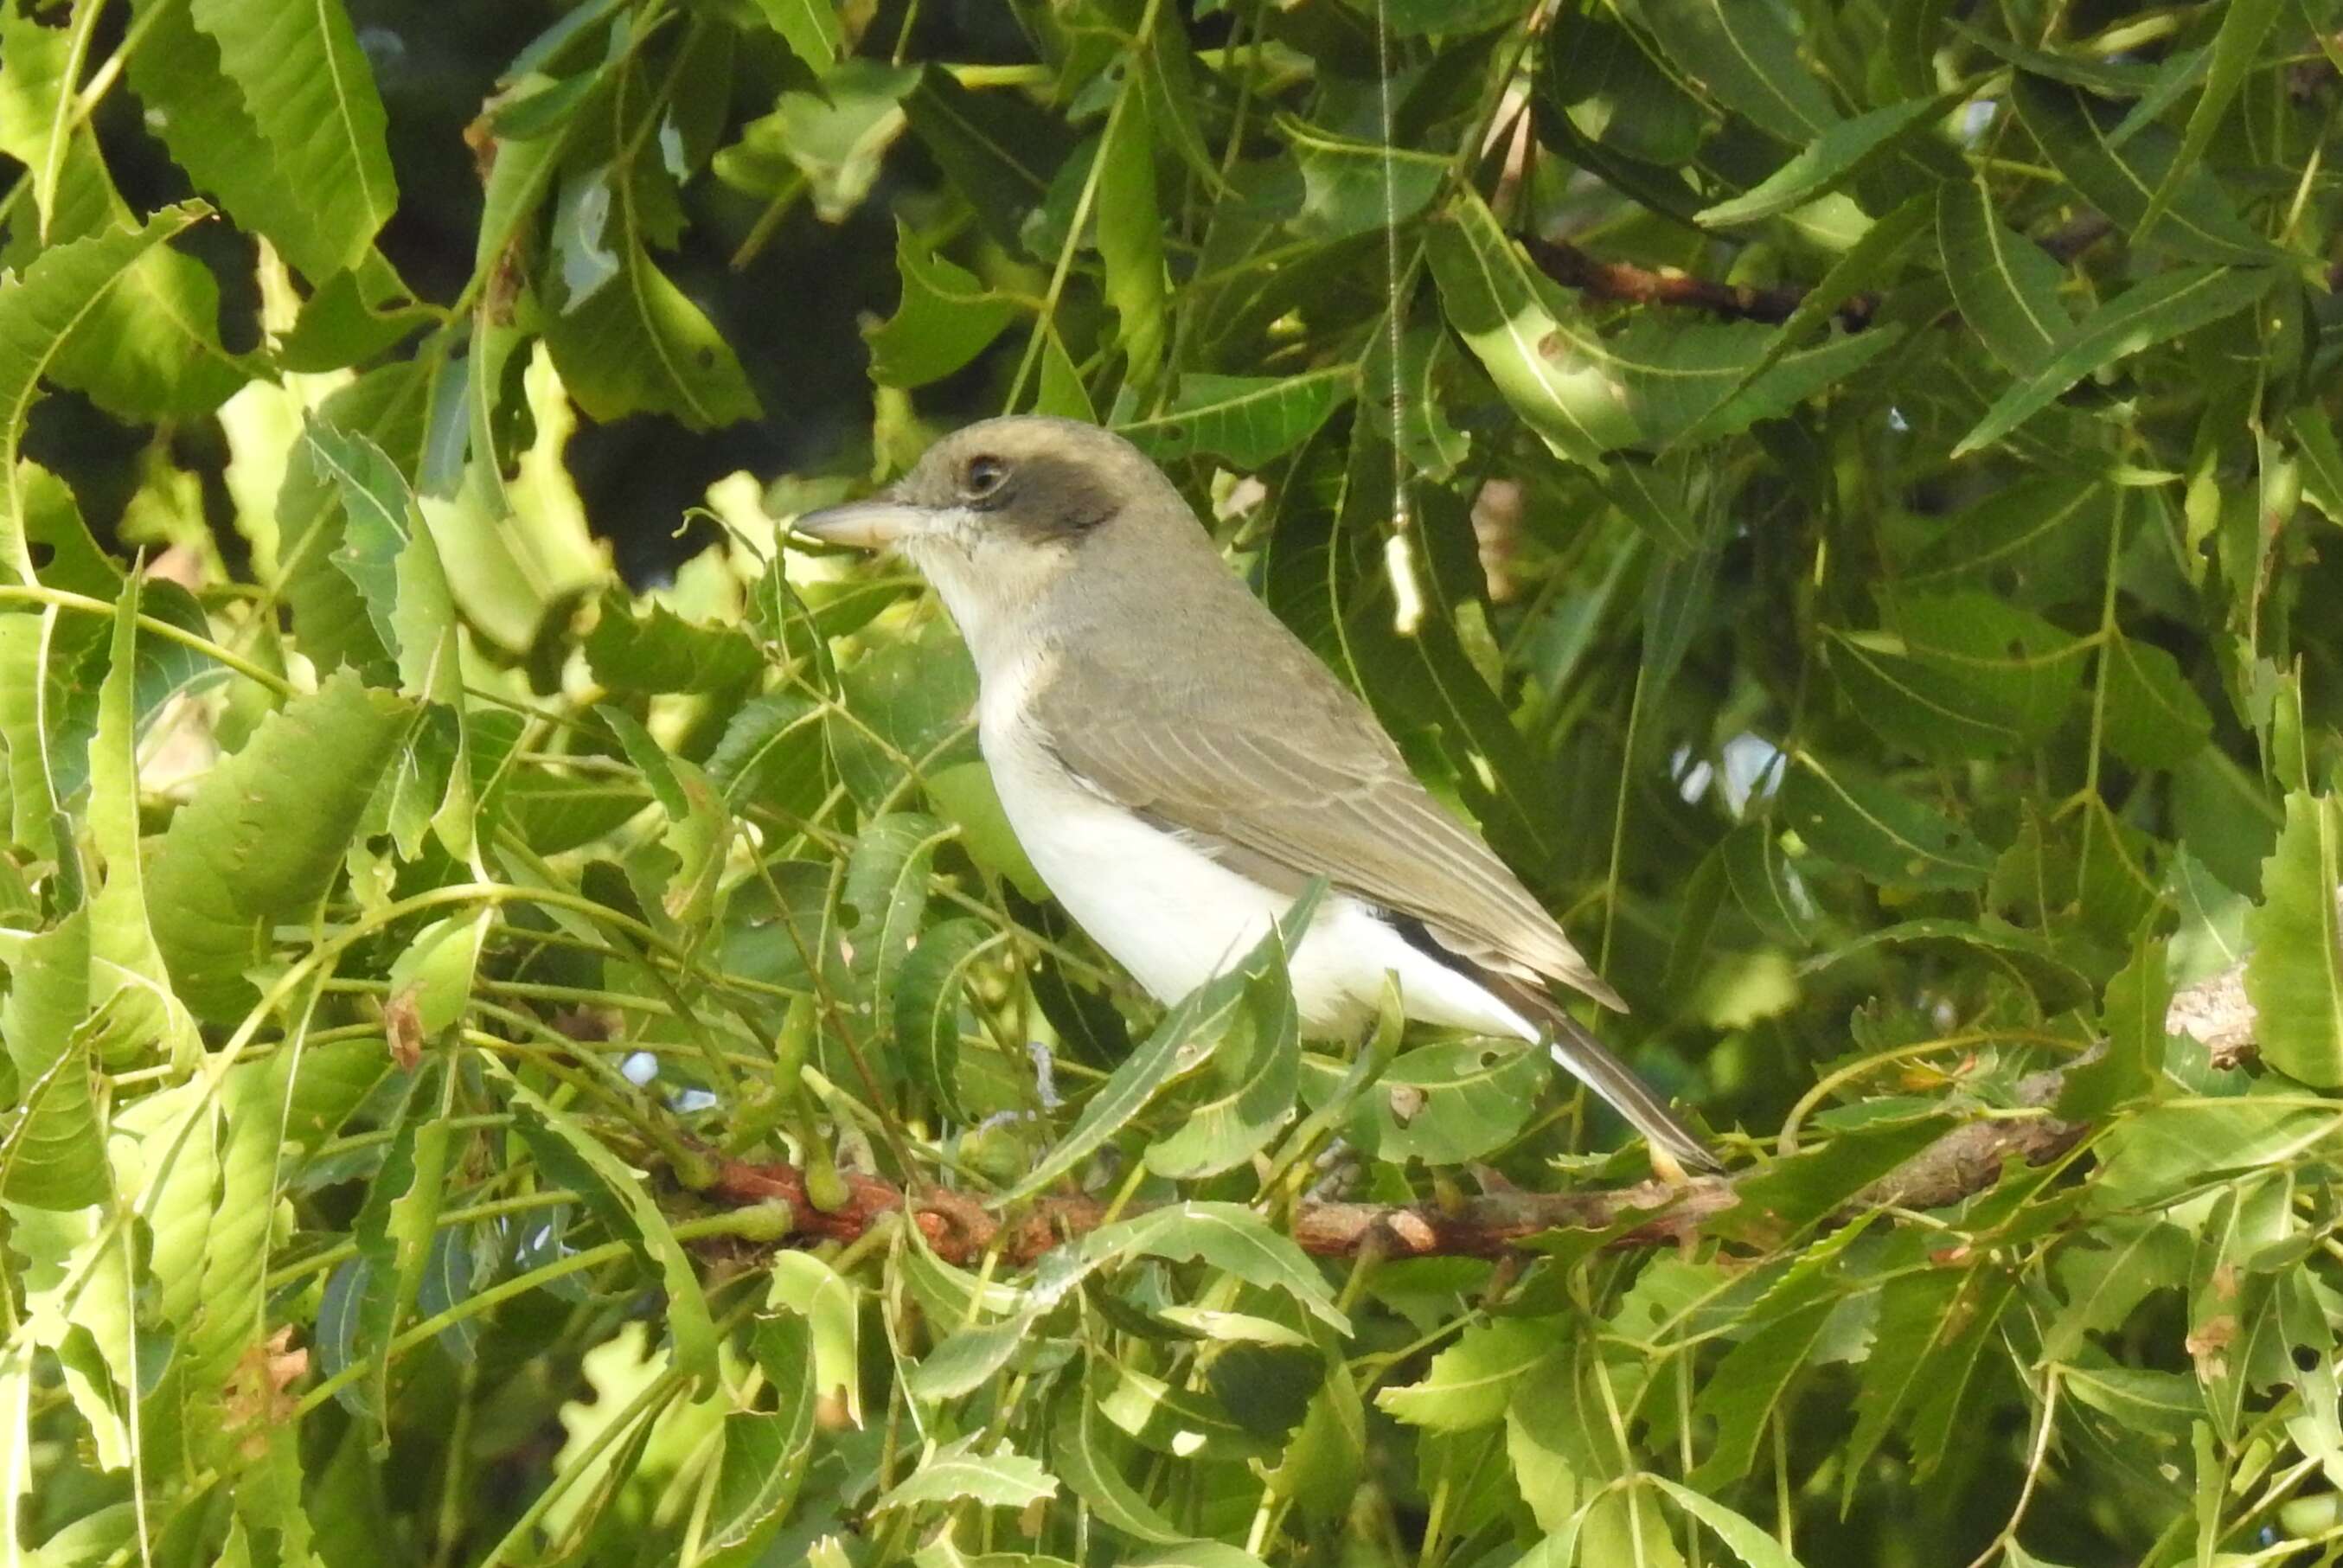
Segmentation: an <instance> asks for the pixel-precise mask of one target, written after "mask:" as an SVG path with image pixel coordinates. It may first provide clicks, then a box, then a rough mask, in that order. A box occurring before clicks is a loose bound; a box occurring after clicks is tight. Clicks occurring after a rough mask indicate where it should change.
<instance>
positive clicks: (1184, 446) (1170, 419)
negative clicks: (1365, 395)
mask: <svg viewBox="0 0 2343 1568" xmlns="http://www.w3.org/2000/svg"><path fill="white" fill-rule="evenodd" d="M1358 380H1359V377H1358V371H1357V370H1356V368H1355V367H1352V366H1348V365H1330V366H1327V367H1324V368H1322V369H1318V370H1304V371H1302V372H1300V373H1299V374H1297V375H1292V376H1216V375H1212V374H1208V373H1206V372H1202V371H1192V372H1190V373H1188V374H1186V375H1183V376H1182V377H1180V388H1179V390H1178V391H1177V392H1176V393H1174V394H1173V395H1172V406H1171V407H1169V408H1167V409H1166V410H1165V411H1164V412H1162V413H1161V414H1158V415H1155V416H1153V417H1150V418H1145V419H1134V420H1132V421H1131V422H1130V423H1129V424H1126V425H1118V426H1116V427H1115V431H1116V434H1118V435H1120V436H1121V437H1123V438H1124V439H1126V440H1128V441H1130V442H1131V444H1132V445H1133V446H1136V447H1138V448H1139V449H1140V450H1141V451H1142V452H1145V453H1146V454H1147V455H1148V456H1149V457H1153V458H1154V459H1155V460H1156V461H1158V462H1170V461H1172V459H1174V458H1177V457H1189V456H1191V455H1192V454H1197V453H1203V454H1208V455H1210V456H1212V457H1225V458H1226V459H1228V461H1230V462H1231V463H1233V464H1235V465H1236V466H1237V467H1239V468H1242V469H1244V470H1247V471H1252V470H1255V469H1260V468H1265V467H1268V466H1269V465H1270V464H1271V463H1272V461H1274V460H1275V459H1276V458H1278V457H1282V456H1283V455H1284V454H1286V453H1287V452H1290V451H1292V449H1293V448H1294V447H1298V446H1300V445H1301V444H1302V442H1303V441H1306V440H1308V439H1309V438H1310V437H1311V435H1312V433H1313V432H1315V431H1316V430H1317V428H1318V427H1319V426H1321V425H1322V424H1324V423H1325V422H1326V417H1327V415H1329V414H1331V413H1332V412H1333V411H1334V409H1335V408H1336V407H1338V406H1339V405H1341V404H1342V403H1343V402H1344V401H1346V400H1348V399H1349V398H1350V397H1352V396H1353V394H1354V393H1355V392H1356V391H1357V390H1358Z"/></svg>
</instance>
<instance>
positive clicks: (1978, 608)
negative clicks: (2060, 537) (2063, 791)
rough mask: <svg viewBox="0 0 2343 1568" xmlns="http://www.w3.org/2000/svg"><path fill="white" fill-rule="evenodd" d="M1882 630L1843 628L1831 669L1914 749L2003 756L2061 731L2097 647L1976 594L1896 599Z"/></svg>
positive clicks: (1859, 707)
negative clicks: (2084, 670) (2091, 647)
mask: <svg viewBox="0 0 2343 1568" xmlns="http://www.w3.org/2000/svg"><path fill="white" fill-rule="evenodd" d="M1889 620H1890V626H1889V628H1887V629H1885V630H1883V631H1881V632H1875V633H1870V632H1865V633H1855V632H1845V631H1834V632H1832V633H1831V634H1830V635H1831V638H1832V640H1831V642H1830V644H1829V650H1830V661H1831V668H1832V670H1833V671H1834V673H1835V674H1836V675H1837V676H1838V678H1839V679H1840V680H1841V681H1842V682H1843V683H1844V684H1845V686H1846V688H1847V690H1848V693H1849V695H1851V696H1852V697H1853V698H1854V699H1855V710H1856V712H1858V713H1859V714H1861V715H1862V717H1863V719H1864V721H1865V723H1867V724H1869V725H1870V726H1871V727H1872V728H1873V729H1875V730H1877V731H1878V732H1879V733H1880V735H1881V736H1882V737H1883V738H1885V739H1887V740H1888V741H1890V742H1892V743H1894V744H1897V745H1900V746H1902V747H1904V748H1905V749H1907V750H1909V751H1911V752H1912V753H1913V754H1914V755H1916V756H1919V757H1925V758H1929V759H1936V760H1942V761H1957V760H1960V759H1966V758H1972V757H1993V756H1999V755H2003V754H2006V753H2007V752H2010V751H2014V750H2016V749H2021V748H2023V747H2026V746H2029V745H2032V744H2034V743H2036V742H2037V741H2039V740H2041V739H2044V738H2045V737H2046V736H2047V735H2048V734H2049V733H2050V732H2051V731H2052V730H2053V729H2056V728H2057V726H2058V724H2059V723H2060V721H2061V720H2062V719H2065V717H2066V713H2067V711H2068V709H2070V708H2071V707H2072V706H2073V703H2074V699H2075V697H2076V694H2077V691H2078V690H2079V689H2080V688H2081V683H2082V677H2083V667H2084V664H2085V661H2086V658H2087V654H2088V652H2089V646H2088V645H2087V643H2084V642H2083V641H2082V640H2081V639H2079V638H2075V637H2072V636H2069V635H2068V634H2066V633H2065V632H2063V631H2060V630H2059V629H2058V628H2056V627H2054V626H2052V625H2051V624H2050V623H2049V622H2047V621H2046V620H2043V619H2042V618H2040V617H2038V616H2035V615H2032V614H2030V613H2028V612H2026V611H2025V610H2022V609H2018V608H2016V607H2014V606H2012V605H2009V604H2006V603H2004V602H2003V601H2001V600H2000V599H1998V598H1993V597H1991V596H1989V595H1986V594H1983V593H1975V592H1964V593H1956V594H1947V595H1945V596H1943V597H1941V598H1937V597H1933V596H1931V597H1917V596H1916V597H1913V598H1903V599H1898V600H1896V602H1895V603H1894V605H1893V607H1892V608H1891V610H1890V614H1889Z"/></svg>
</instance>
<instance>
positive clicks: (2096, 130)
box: [2010, 71, 2278, 266]
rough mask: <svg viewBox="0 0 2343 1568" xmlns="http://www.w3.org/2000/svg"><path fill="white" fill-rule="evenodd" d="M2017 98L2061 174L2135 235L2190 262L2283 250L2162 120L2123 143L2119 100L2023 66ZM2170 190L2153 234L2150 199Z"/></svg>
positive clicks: (2251, 260) (2014, 90)
mask: <svg viewBox="0 0 2343 1568" xmlns="http://www.w3.org/2000/svg"><path fill="white" fill-rule="evenodd" d="M2010 96H2011V99H2012V101H2013V102H2015V103H2016V106H2017V112H2018V115H2019V116H2020V117H2021V118H2023V119H2024V120H2025V122H2026V129H2027V130H2029V131H2031V132H2033V133H2034V138H2035V140H2036V141H2037V142H2039V143H2041V144H2042V150H2043V151H2044V152H2046V153H2047V154H2048V155H2049V156H2050V161H2051V162H2052V163H2053V164H2056V166H2057V167H2058V172H2059V173H2060V174H2062V175H2064V176H2066V179H2067V181H2068V182H2069V183H2070V184H2072V185H2073V186H2074V187H2075V188H2076V189H2077V191H2079V192H2081V193H2082V196H2083V199H2084V200H2085V201H2087V202H2089V203H2090V204H2091V205H2092V206H2095V207H2097V208H2098V209H2099V210H2100V211H2101V212H2103V213H2105V214H2107V216H2108V217H2110V218H2112V219H2114V220H2115V222H2116V224H2117V226H2118V227H2120V228H2123V229H2125V230H2127V231H2129V232H2130V233H2131V234H2132V235H2133V236H2134V238H2135V239H2143V240H2144V239H2147V238H2149V237H2152V238H2153V239H2154V240H2155V242H2156V243H2157V245H2159V246H2162V247H2163V248H2164V249H2166V250H2168V251H2170V252H2172V253H2173V254H2174V255H2175V256H2180V257H2182V258H2183V259H2185V260H2188V261H2197V262H2207V263H2223V262H2227V263H2232V264H2237V265H2243V266H2252V265H2255V264H2258V263H2266V262H2269V261H2273V260H2275V259H2277V256H2278V251H2277V248H2276V247H2275V246H2272V245H2271V244H2270V242H2269V241H2268V240H2267V239H2264V238H2263V237H2262V236H2260V235H2258V234H2257V233H2255V232H2254V230H2253V229H2252V228H2251V227H2249V226H2247V224H2246V223H2245V222H2244V220H2242V219H2241V218H2239V217H2238V216H2237V213H2236V211H2235V210H2234V209H2233V208H2231V206H2229V202H2228V197H2227V196H2226V195H2225V194H2224V193H2223V191H2222V189H2221V186H2220V184H2219V182H2217V180H2215V179H2214V177H2213V176H2212V174H2211V172H2210V171H2209V170H2207V168H2205V167H2204V166H2202V165H2199V164H2193V163H2191V164H2183V163H2181V162H2180V160H2179V150H2178V147H2177V137H2175V136H2173V135H2172V133H2171V132H2170V131H2168V130H2167V129H2165V128H2164V127H2163V126H2158V125H2148V126H2141V127H2140V128H2139V129H2138V131H2137V132H2136V133H2135V134H2134V135H2133V136H2131V137H2130V138H2129V139H2128V140H2126V141H2123V142H2121V143H2118V142H2117V140H2116V136H2115V132H2116V129H2117V123H2118V121H2119V119H2120V116H2119V115H2118V113H2117V109H2116V107H2115V106H2113V105H2111V104H2109V103H2107V102H2106V101H2105V100H2104V99H2101V98H2097V97H2095V96H2093V95H2091V94H2089V93H2087V92H2085V91H2083V90H2082V89H2080V88H2077V87H2071V86H2066V85H2062V84H2059V83H2056V82H2048V81H2045V80H2043V79H2042V78H2041V77H2039V76H2035V75H2028V74H2026V73H2025V72H2022V71H2021V72H2019V73H2018V74H2017V75H2016V78H2015V80H2014V82H2013V84H2012V86H2011V90H2010ZM2166 190H2168V191H2169V193H2170V194H2169V196H2168V198H2167V201H2166V203H2165V206H2164V216H2163V218H2162V221H2161V222H2159V223H2158V224H2157V226H2156V230H2155V233H2154V235H2153V236H2146V235H2143V234H2142V233H2141V232H2140V230H2141V222H2142V220H2143V219H2144V218H2146V217H2147V216H2148V207H2149V203H2150V202H2151V201H2152V200H2153V199H2154V198H2155V197H2156V196H2157V194H2158V193H2159V192H2161V191H2166Z"/></svg>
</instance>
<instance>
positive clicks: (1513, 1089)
mask: <svg viewBox="0 0 2343 1568" xmlns="http://www.w3.org/2000/svg"><path fill="white" fill-rule="evenodd" d="M1302 1068H1303V1070H1302V1099H1303V1100H1304V1101H1307V1102H1308V1103H1309V1104H1310V1105H1311V1107H1312V1109H1315V1108H1316V1107H1318V1106H1320V1105H1323V1104H1325V1103H1327V1102H1328V1101H1330V1100H1331V1099H1332V1097H1333V1095H1334V1093H1335V1091H1336V1090H1337V1088H1338V1087H1339V1086H1340V1084H1341V1082H1342V1075H1343V1069H1342V1065H1341V1064H1339V1063H1337V1062H1333V1061H1331V1060H1328V1059H1326V1058H1324V1057H1321V1056H1308V1057H1304V1058H1303V1059H1302ZM1551 1078H1552V1074H1551V1070H1549V1069H1548V1067H1547V1065H1546V1062H1545V1058H1544V1055H1543V1054H1542V1053H1541V1052H1539V1051H1537V1050H1532V1049H1530V1048H1528V1047H1526V1046H1523V1044H1521V1043H1520V1042H1519V1041H1517V1040H1453V1041H1449V1042H1446V1043H1443V1044H1437V1045H1423V1046H1418V1047H1416V1048H1415V1049H1414V1050H1410V1051H1407V1052H1405V1053H1404V1054H1403V1055H1402V1056H1401V1057H1400V1059H1399V1060H1397V1061H1394V1062H1393V1063H1392V1065H1391V1066H1390V1067H1389V1068H1387V1069H1386V1070H1384V1072H1383V1076H1382V1077H1381V1078H1380V1079H1378V1080H1377V1081H1375V1084H1374V1087H1373V1088H1372V1089H1370V1090H1368V1091H1367V1092H1366V1093H1364V1094H1363V1095H1361V1096H1360V1097H1359V1100H1358V1101H1357V1102H1356V1103H1355V1104H1353V1106H1352V1108H1351V1114H1350V1117H1349V1120H1348V1121H1346V1122H1345V1124H1344V1134H1345V1136H1347V1137H1348V1138H1349V1139H1350V1140H1351V1141H1352V1142H1353V1144H1355V1145H1356V1146H1357V1147H1358V1148H1359V1149H1360V1150H1361V1151H1363V1152H1364V1153H1366V1154H1368V1155H1369V1156H1371V1157H1372V1158H1374V1159H1377V1160H1393V1161H1398V1160H1421V1161H1424V1162H1425V1163H1426V1164H1430V1165H1455V1164H1461V1163H1463V1161H1468V1160H1474V1159H1478V1158H1480V1157H1481V1156H1482V1155H1484V1154H1487V1153H1490V1152H1492V1151H1494V1150H1497V1149H1499V1148H1502V1147H1503V1146H1504V1145H1505V1144H1506V1143H1507V1142H1509V1141H1512V1140H1513V1137H1514V1136H1515V1135H1517V1134H1518V1133H1519V1132H1520V1131H1521V1130H1522V1129H1523V1127H1525V1126H1527V1125H1528V1124H1529V1121H1530V1118H1531V1117H1532V1116H1534V1114H1536V1111H1537V1105H1538V1101H1539V1099H1540V1098H1541V1096H1542V1095H1543V1093H1544V1090H1545V1088H1546V1085H1547V1084H1548V1083H1549V1082H1550V1081H1551Z"/></svg>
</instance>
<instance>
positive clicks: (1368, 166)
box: [1276, 115, 1448, 243]
mask: <svg viewBox="0 0 2343 1568" xmlns="http://www.w3.org/2000/svg"><path fill="white" fill-rule="evenodd" d="M1276 126H1277V131H1278V134H1279V135H1280V136H1283V137H1284V138H1285V143H1286V145H1287V146H1290V147H1292V149H1293V158H1294V162H1295V163H1296V164H1297V165H1299V166H1300V167H1301V171H1302V206H1301V208H1300V210H1298V211H1297V212H1295V214H1294V215H1293V216H1292V218H1291V219H1289V220H1288V223H1289V224H1290V226H1292V229H1293V231H1294V233H1296V234H1298V235H1300V236H1302V237H1303V238H1304V239H1310V240H1316V241H1318V242H1320V243H1326V242H1329V241H1332V240H1338V239H1348V238H1349V237H1350V236H1353V235H1355V234H1365V233H1367V232H1369V231H1370V230H1373V229H1380V228H1382V227H1383V226H1385V225H1386V224H1391V225H1398V224H1402V223H1404V222H1406V221H1407V220H1408V219H1410V218H1413V216H1415V215H1416V214H1418V213H1420V212H1422V211H1423V207H1424V204H1426V203H1427V202H1429V201H1431V199H1432V197H1433V193H1434V192H1436V191H1437V190H1438V189H1439V188H1440V185H1441V182H1442V181H1443V180H1444V179H1445V178H1446V177H1447V175H1448V160H1447V159H1446V158H1445V157H1443V156H1439V155H1437V154H1434V153H1428V152H1419V151H1415V150H1413V149H1409V148H1404V147H1395V146H1390V145H1389V144H1387V143H1379V142H1354V141H1350V140H1346V139H1344V138H1342V137H1341V136H1333V135H1331V134H1330V133H1328V132H1326V131H1323V130H1321V129H1320V128H1319V127H1317V126H1313V125H1312V124H1311V123H1310V122H1309V121H1307V120H1304V119H1302V118H1300V117H1299V116H1293V115H1280V116H1277V120H1276Z"/></svg>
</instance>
